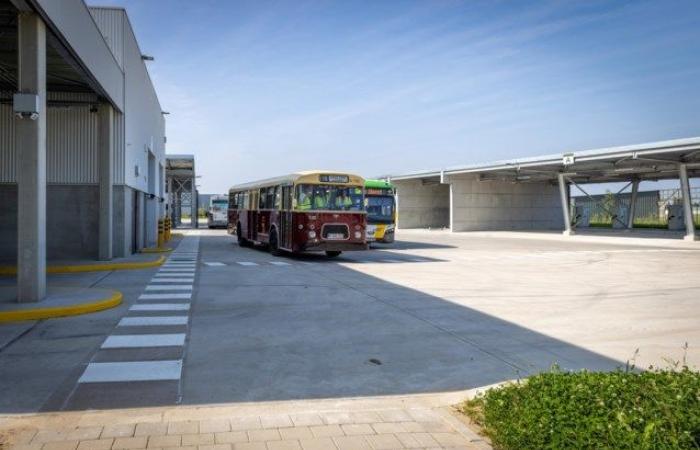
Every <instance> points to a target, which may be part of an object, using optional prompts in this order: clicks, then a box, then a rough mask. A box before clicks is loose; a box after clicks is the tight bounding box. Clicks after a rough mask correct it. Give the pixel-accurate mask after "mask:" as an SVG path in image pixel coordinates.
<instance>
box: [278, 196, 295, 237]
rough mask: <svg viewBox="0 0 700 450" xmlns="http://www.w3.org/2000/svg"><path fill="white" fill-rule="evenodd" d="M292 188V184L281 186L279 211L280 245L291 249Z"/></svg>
mask: <svg viewBox="0 0 700 450" xmlns="http://www.w3.org/2000/svg"><path fill="white" fill-rule="evenodd" d="M292 188H293V186H282V208H280V209H281V211H280V228H281V230H282V231H281V233H280V247H281V248H284V249H287V250H291V249H292V232H293V226H294V225H293V224H292Z"/></svg>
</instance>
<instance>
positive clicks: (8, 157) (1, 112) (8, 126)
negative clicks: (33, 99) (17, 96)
mask: <svg viewBox="0 0 700 450" xmlns="http://www.w3.org/2000/svg"><path fill="white" fill-rule="evenodd" d="M2 98H3V99H4V98H7V95H6V94H4V93H3V94H2ZM10 98H11V97H10ZM16 167H17V149H16V146H15V127H14V115H13V114H12V105H11V104H5V103H2V104H0V183H14V182H15V180H16V179H17V170H16Z"/></svg>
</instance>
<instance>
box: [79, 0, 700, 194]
mask: <svg viewBox="0 0 700 450" xmlns="http://www.w3.org/2000/svg"><path fill="white" fill-rule="evenodd" d="M88 1H89V3H90V4H92V5H103V4H107V5H117V6H124V7H126V8H127V12H128V14H129V17H130V20H131V22H132V24H133V26H134V28H135V31H136V36H137V39H138V40H139V43H140V46H141V49H142V51H143V52H144V53H146V54H149V55H153V56H154V57H155V61H154V62H150V63H148V65H149V70H150V73H151V76H152V78H153V80H154V83H155V86H156V90H157V92H158V95H159V98H160V101H161V104H162V106H163V109H164V110H166V111H169V112H171V115H169V116H167V135H168V146H167V149H168V152H169V153H193V154H194V155H195V156H196V163H197V166H198V172H199V174H200V175H202V178H201V179H200V183H199V184H200V192H206V193H212V192H224V191H226V190H227V188H228V187H229V186H230V185H232V184H236V183H240V182H244V181H250V180H254V179H258V178H265V177H269V176H275V175H280V174H283V173H287V172H291V171H294V170H299V169H311V168H325V169H339V170H346V171H351V172H356V173H359V174H361V175H364V176H375V175H380V174H387V173H401V172H406V171H414V170H421V169H433V168H441V167H445V166H454V165H460V164H468V163H476V162H484V161H490V160H498V159H507V158H514V157H522V156H534V155H539V154H547V153H560V152H565V151H571V150H583V149H589V148H596V147H606V146H612V145H625V144H633V143H639V142H647V141H654V140H663V139H672V138H680V137H690V136H698V135H700V58H699V57H698V55H700V27H698V23H700V2H698V1H697V0H686V1H682V0H681V1H629V2H625V1H612V0H611V1H585V2H576V1H570V2H569V1H551V2H521V1H484V2H480V1H464V2H460V1H453V0H449V1H448V0H440V1H415V2H411V1H395V2H394V1H342V2H341V1H337V2H333V1H311V2H307V1H303V0H301V1H292V0H289V1H279V2H274V1H250V2H247V1H243V2H237V1H207V0H199V1H176V0H167V1H166V0H163V1H158V0H106V1H105V2H102V1H96V0H92V1H90V0H88Z"/></svg>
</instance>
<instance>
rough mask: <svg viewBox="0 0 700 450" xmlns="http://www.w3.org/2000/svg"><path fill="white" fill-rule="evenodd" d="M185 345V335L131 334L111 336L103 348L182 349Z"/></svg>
mask: <svg viewBox="0 0 700 450" xmlns="http://www.w3.org/2000/svg"><path fill="white" fill-rule="evenodd" d="M183 345H185V333H177V334H129V335H117V336H109V337H108V338H107V339H106V340H105V341H104V343H103V344H102V347H101V348H139V347H173V346H176V347H181V346H183Z"/></svg>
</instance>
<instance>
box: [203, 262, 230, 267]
mask: <svg viewBox="0 0 700 450" xmlns="http://www.w3.org/2000/svg"><path fill="white" fill-rule="evenodd" d="M204 265H205V266H210V267H220V266H225V265H226V264H224V263H221V262H207V261H205V262H204Z"/></svg>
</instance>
